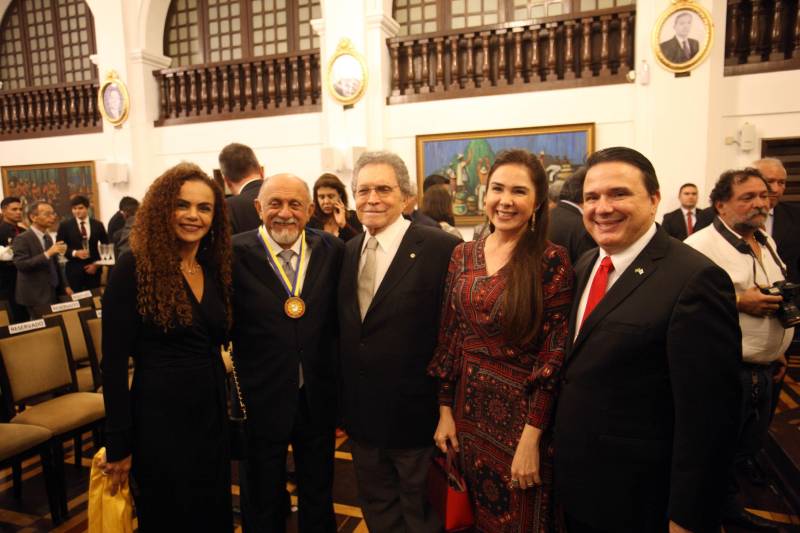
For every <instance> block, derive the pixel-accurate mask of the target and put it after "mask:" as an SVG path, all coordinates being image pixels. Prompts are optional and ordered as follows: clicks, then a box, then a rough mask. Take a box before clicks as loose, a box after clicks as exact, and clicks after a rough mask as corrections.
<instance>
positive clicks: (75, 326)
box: [34, 297, 94, 363]
mask: <svg viewBox="0 0 800 533" xmlns="http://www.w3.org/2000/svg"><path fill="white" fill-rule="evenodd" d="M90 309H94V302H93V301H92V297H89V298H84V299H82V300H78V301H76V302H64V303H58V304H53V305H48V306H44V307H38V308H36V309H35V310H34V313H35V314H36V317H37V318H49V317H51V316H61V317H63V318H64V326H65V327H66V328H67V338H68V339H69V346H70V348H71V349H72V357H73V358H74V359H75V362H76V363H83V362H85V361H88V360H89V351H88V349H87V348H86V340H85V339H84V336H83V329H82V328H81V320H80V318H78V313H80V312H81V311H87V310H90Z"/></svg>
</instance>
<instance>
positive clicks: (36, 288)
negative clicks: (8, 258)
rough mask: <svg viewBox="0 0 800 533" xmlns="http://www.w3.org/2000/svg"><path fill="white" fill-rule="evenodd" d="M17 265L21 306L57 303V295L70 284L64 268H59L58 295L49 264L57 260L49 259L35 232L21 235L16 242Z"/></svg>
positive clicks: (15, 257) (17, 290)
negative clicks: (52, 284) (54, 287)
mask: <svg viewBox="0 0 800 533" xmlns="http://www.w3.org/2000/svg"><path fill="white" fill-rule="evenodd" d="M12 247H13V249H14V266H15V267H17V287H16V296H17V303H19V304H20V305H25V306H28V307H36V306H39V305H49V304H51V303H55V298H54V296H55V294H56V293H57V292H60V291H61V290H62V289H63V287H64V286H66V283H65V281H64V277H63V271H62V269H61V268H58V267H56V270H57V271H58V277H59V286H58V287H56V289H55V292H54V291H53V287H52V286H51V285H50V265H49V264H48V262H49V261H53V262H55V261H57V260H58V259H57V257H51V258H49V259H48V258H47V257H46V256H45V255H44V248H43V247H42V243H41V242H40V241H39V237H38V236H37V235H36V233H35V232H34V231H33V230H28V231H26V232H25V233H21V234H20V235H19V237H17V238H16V239H14V242H13V244H12Z"/></svg>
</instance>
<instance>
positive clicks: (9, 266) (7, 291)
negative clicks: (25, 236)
mask: <svg viewBox="0 0 800 533" xmlns="http://www.w3.org/2000/svg"><path fill="white" fill-rule="evenodd" d="M23 231H25V228H22V227H19V226H16V225H14V224H9V223H8V222H5V221H3V220H0V246H11V242H12V241H13V240H14V239H15V238H16V237H17V235H19V234H21V233H22V232H23ZM16 284H17V269H16V267H14V262H13V261H0V299H3V300H8V299H11V298H13V297H14V287H15V286H16Z"/></svg>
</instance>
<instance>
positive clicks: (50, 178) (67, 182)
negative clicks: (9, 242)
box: [3, 161, 100, 222]
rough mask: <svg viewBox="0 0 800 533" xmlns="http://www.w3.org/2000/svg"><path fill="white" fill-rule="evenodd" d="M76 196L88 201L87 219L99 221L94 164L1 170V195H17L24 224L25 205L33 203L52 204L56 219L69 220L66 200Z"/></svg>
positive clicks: (26, 216) (18, 167) (75, 163)
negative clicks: (44, 202) (83, 197)
mask: <svg viewBox="0 0 800 533" xmlns="http://www.w3.org/2000/svg"><path fill="white" fill-rule="evenodd" d="M79 194H80V195H83V196H86V197H87V198H89V201H90V202H91V204H92V205H91V207H90V213H91V216H92V217H94V218H97V219H99V218H100V213H99V205H100V203H99V201H98V199H99V197H98V194H97V179H96V178H95V168H94V161H78V162H74V163H53V164H46V165H23V166H14V167H3V196H19V198H20V200H22V211H23V212H24V213H25V217H24V220H25V222H27V221H28V205H30V204H31V203H32V202H35V201H37V200H47V201H48V202H50V203H51V204H53V209H55V212H56V214H57V215H58V218H59V220H64V219H65V218H69V217H71V216H72V209H71V208H70V205H69V201H70V199H72V197H74V196H76V195H79Z"/></svg>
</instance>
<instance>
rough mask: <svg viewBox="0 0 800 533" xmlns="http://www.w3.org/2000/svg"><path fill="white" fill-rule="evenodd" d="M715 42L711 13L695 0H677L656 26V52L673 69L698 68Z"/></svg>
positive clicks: (653, 37) (668, 68) (653, 42)
mask: <svg viewBox="0 0 800 533" xmlns="http://www.w3.org/2000/svg"><path fill="white" fill-rule="evenodd" d="M713 42H714V23H713V22H712V20H711V15H710V14H709V12H708V11H707V10H706V9H705V8H704V7H703V6H701V5H699V4H697V3H695V2H694V0H673V3H672V5H671V6H670V7H669V8H667V9H666V10H665V11H664V12H663V13H662V14H661V16H660V17H659V18H658V21H657V22H656V25H655V26H654V27H653V34H652V47H653V53H655V55H656V59H657V60H658V62H659V63H660V64H661V66H662V67H664V68H665V69H667V70H669V71H670V72H675V73H681V72H689V71H691V70H692V69H694V68H696V67H697V66H698V65H699V64H700V63H702V62H703V61H704V60H705V59H706V57H708V54H709V52H710V51H711V45H712V43H713Z"/></svg>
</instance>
